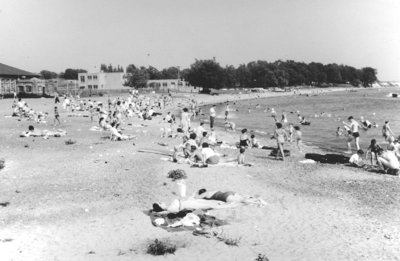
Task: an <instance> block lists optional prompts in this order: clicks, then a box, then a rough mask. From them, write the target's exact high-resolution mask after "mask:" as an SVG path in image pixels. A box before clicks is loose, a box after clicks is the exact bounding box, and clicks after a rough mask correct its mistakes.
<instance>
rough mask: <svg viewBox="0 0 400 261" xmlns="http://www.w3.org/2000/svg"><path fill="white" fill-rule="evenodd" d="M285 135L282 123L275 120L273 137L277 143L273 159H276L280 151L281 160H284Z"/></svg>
mask: <svg viewBox="0 0 400 261" xmlns="http://www.w3.org/2000/svg"><path fill="white" fill-rule="evenodd" d="M287 136H288V135H287V133H286V131H285V130H284V129H283V128H282V123H280V122H277V123H276V129H275V133H274V137H275V139H276V142H277V145H278V151H277V152H276V156H275V159H278V155H279V153H280V154H281V155H282V160H283V161H285V153H284V149H283V146H284V144H285V140H286V139H287Z"/></svg>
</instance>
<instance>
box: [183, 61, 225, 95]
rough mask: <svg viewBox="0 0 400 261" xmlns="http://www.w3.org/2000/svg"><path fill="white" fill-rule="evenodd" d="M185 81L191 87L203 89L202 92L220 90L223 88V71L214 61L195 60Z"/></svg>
mask: <svg viewBox="0 0 400 261" xmlns="http://www.w3.org/2000/svg"><path fill="white" fill-rule="evenodd" d="M187 80H188V82H189V83H190V84H191V85H193V86H199V87H203V88H204V91H207V90H209V89H220V88H222V87H223V80H224V71H223V69H222V67H221V66H220V65H219V63H217V62H216V61H214V60H196V61H195V63H193V64H192V65H191V66H190V69H189V71H188V75H187Z"/></svg>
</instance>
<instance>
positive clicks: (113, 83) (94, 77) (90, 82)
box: [78, 72, 126, 90]
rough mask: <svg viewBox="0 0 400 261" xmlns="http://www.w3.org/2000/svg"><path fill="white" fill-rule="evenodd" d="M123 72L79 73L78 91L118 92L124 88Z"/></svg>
mask: <svg viewBox="0 0 400 261" xmlns="http://www.w3.org/2000/svg"><path fill="white" fill-rule="evenodd" d="M124 82H125V79H124V73H123V72H98V73H79V74H78V84H79V89H80V90H119V89H126V87H124Z"/></svg>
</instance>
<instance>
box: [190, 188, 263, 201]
mask: <svg viewBox="0 0 400 261" xmlns="http://www.w3.org/2000/svg"><path fill="white" fill-rule="evenodd" d="M193 198H196V199H206V200H216V201H222V202H226V203H246V204H247V203H251V204H260V205H266V204H267V203H266V202H265V201H264V200H262V199H260V198H254V197H244V196H242V195H240V194H238V193H236V192H233V191H225V192H222V191H207V190H206V189H204V188H202V189H200V190H199V191H198V192H197V193H195V194H194V195H193Z"/></svg>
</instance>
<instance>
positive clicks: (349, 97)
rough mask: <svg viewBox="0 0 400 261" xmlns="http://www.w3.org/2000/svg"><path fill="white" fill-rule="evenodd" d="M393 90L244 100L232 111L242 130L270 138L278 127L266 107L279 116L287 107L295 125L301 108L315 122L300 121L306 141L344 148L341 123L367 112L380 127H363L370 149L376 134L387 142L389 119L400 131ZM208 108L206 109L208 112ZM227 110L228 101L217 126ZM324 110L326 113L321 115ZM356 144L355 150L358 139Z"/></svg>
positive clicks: (364, 145)
mask: <svg viewBox="0 0 400 261" xmlns="http://www.w3.org/2000/svg"><path fill="white" fill-rule="evenodd" d="M392 92H400V89H380V90H377V89H373V90H372V89H366V90H365V89H362V90H357V91H356V92H334V93H328V94H322V95H319V96H310V97H306V96H298V95H297V96H291V97H274V98H264V99H258V100H251V101H241V102H236V104H233V103H230V107H231V110H232V111H231V112H230V114H229V116H230V117H229V119H230V120H232V121H234V122H235V123H236V126H237V129H239V130H240V129H242V128H247V129H249V130H252V131H255V133H256V136H258V137H259V138H260V139H261V141H262V140H263V139H267V138H269V137H270V135H271V134H272V133H273V131H274V120H273V119H272V118H271V113H270V112H265V109H266V108H268V107H269V108H271V107H272V108H275V110H276V112H277V118H278V119H280V117H281V114H282V111H285V112H286V114H287V116H288V121H289V122H292V123H294V124H295V125H298V119H297V114H296V113H295V112H296V111H297V110H298V111H300V113H301V115H303V116H305V117H306V120H307V121H311V126H301V125H299V126H300V127H301V130H302V132H303V140H304V142H305V143H306V144H308V145H315V146H318V147H320V148H322V149H325V150H329V151H337V152H342V151H344V150H346V149H347V146H346V138H345V137H343V136H340V137H336V129H337V127H339V126H340V127H343V123H342V122H343V121H346V122H347V118H348V117H349V116H353V117H354V118H355V119H356V120H359V119H360V116H364V118H365V119H367V120H369V121H370V122H376V123H377V124H378V125H379V127H378V128H371V129H369V130H368V131H363V130H360V146H361V148H362V149H366V148H367V147H368V145H369V143H370V140H371V139H373V138H376V139H377V141H378V143H382V144H384V140H383V137H382V134H381V128H382V125H383V123H384V121H385V120H390V126H391V127H392V130H393V132H394V133H395V135H396V136H398V135H400V98H392V97H391V95H390V94H391V93H392ZM257 105H258V106H257ZM208 108H209V107H206V108H205V109H204V112H205V114H206V115H208ZM249 109H250V111H249ZM224 112H225V105H220V106H218V107H217V113H218V116H217V124H216V125H217V126H221V127H222V126H223V118H224ZM291 112H293V113H291ZM323 112H325V116H321V113H323ZM238 135H239V134H238ZM352 147H353V150H355V146H354V142H353V144H352Z"/></svg>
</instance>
